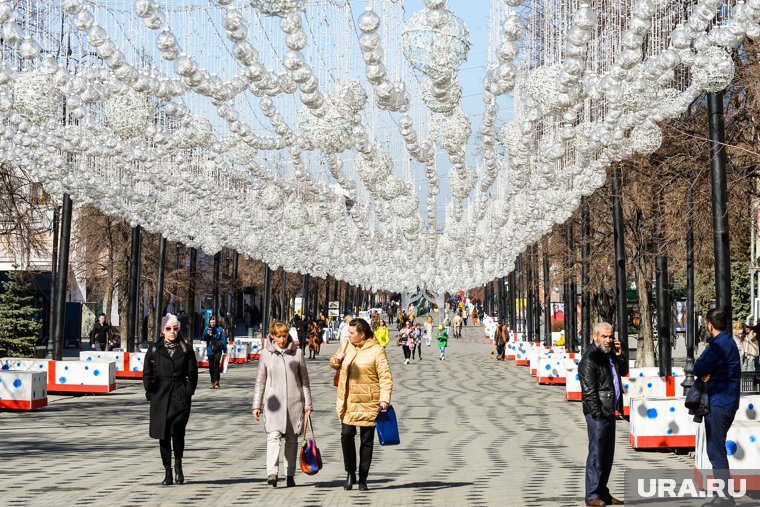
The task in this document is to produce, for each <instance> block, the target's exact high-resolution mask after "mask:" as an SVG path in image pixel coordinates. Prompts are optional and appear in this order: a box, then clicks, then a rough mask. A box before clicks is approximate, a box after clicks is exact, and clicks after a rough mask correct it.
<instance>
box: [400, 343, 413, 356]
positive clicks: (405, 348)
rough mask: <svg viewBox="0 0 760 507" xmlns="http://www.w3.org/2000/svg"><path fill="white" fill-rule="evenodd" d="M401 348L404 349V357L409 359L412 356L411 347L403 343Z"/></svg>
mask: <svg viewBox="0 0 760 507" xmlns="http://www.w3.org/2000/svg"><path fill="white" fill-rule="evenodd" d="M401 350H403V351H404V359H409V358H410V357H412V349H410V348H409V347H407V346H406V345H402V346H401Z"/></svg>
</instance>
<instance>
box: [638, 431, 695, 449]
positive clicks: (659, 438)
mask: <svg viewBox="0 0 760 507" xmlns="http://www.w3.org/2000/svg"><path fill="white" fill-rule="evenodd" d="M628 441H629V442H630V443H631V447H633V448H634V449H659V448H662V447H694V446H695V445H696V443H697V437H696V435H642V436H639V437H637V436H636V435H634V434H633V433H628Z"/></svg>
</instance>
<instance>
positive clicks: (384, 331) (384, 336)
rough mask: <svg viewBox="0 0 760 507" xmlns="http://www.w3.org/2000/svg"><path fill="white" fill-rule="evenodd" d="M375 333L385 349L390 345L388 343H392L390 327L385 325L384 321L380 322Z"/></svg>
mask: <svg viewBox="0 0 760 507" xmlns="http://www.w3.org/2000/svg"><path fill="white" fill-rule="evenodd" d="M374 333H375V339H376V340H377V343H379V344H380V345H382V346H383V347H386V346H387V345H388V342H390V341H391V337H390V335H389V334H388V326H386V325H385V321H384V320H381V321H380V324H379V325H378V326H377V329H375V331H374Z"/></svg>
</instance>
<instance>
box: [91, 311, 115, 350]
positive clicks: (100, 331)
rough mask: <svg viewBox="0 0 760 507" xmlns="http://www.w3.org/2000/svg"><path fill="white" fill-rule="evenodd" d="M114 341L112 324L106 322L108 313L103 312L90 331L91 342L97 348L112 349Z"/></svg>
mask: <svg viewBox="0 0 760 507" xmlns="http://www.w3.org/2000/svg"><path fill="white" fill-rule="evenodd" d="M112 341H113V335H112V332H111V324H109V323H108V322H106V314H105V313H101V314H100V315H98V320H97V321H95V324H94V325H93V326H92V331H90V343H91V344H92V348H94V349H96V350H111V349H112V348H113V347H111V343H112Z"/></svg>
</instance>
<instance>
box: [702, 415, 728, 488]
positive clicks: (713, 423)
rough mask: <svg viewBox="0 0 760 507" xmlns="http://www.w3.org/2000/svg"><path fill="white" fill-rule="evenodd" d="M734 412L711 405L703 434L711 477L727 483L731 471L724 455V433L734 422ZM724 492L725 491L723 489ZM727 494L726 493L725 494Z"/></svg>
mask: <svg viewBox="0 0 760 507" xmlns="http://www.w3.org/2000/svg"><path fill="white" fill-rule="evenodd" d="M735 415H736V412H735V411H734V410H731V409H729V408H726V407H716V406H711V407H710V412H708V413H707V415H706V416H705V436H706V437H707V457H708V458H709V459H710V465H712V468H713V477H715V478H716V479H722V480H723V481H724V482H723V484H728V480H729V479H730V478H731V471H730V470H729V469H728V456H727V455H726V434H727V433H728V429H729V428H730V427H731V424H732V423H733V422H734V416H735ZM724 494H725V491H724ZM726 496H728V495H726Z"/></svg>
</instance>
